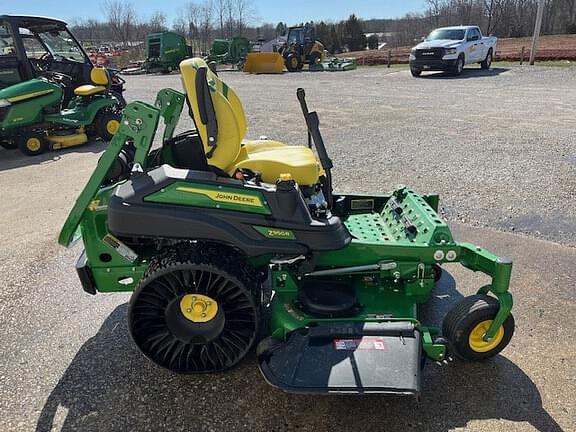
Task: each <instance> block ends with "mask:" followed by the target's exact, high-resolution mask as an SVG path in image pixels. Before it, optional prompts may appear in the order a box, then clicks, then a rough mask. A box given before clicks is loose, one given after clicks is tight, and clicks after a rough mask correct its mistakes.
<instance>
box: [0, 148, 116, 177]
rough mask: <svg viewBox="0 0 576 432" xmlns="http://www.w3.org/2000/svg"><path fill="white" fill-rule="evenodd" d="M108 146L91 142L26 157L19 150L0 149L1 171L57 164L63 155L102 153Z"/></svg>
mask: <svg viewBox="0 0 576 432" xmlns="http://www.w3.org/2000/svg"><path fill="white" fill-rule="evenodd" d="M107 145H108V143H107V142H104V141H90V142H88V143H86V144H83V145H80V146H77V147H70V148H67V149H61V150H54V151H49V152H46V153H43V154H40V155H38V156H26V155H25V154H23V153H22V152H20V150H18V149H14V150H6V149H3V148H0V171H9V170H12V169H15V168H21V167H24V166H29V165H40V164H47V163H53V162H57V161H58V160H59V159H60V157H61V156H62V155H63V154H67V153H100V152H101V151H102V150H104V149H105V148H106V146H107Z"/></svg>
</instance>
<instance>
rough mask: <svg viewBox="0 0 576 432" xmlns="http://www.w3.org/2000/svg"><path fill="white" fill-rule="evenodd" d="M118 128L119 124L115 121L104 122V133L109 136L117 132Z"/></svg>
mask: <svg viewBox="0 0 576 432" xmlns="http://www.w3.org/2000/svg"><path fill="white" fill-rule="evenodd" d="M119 128H120V122H119V121H118V120H116V119H113V120H108V121H107V122H106V131H107V132H108V133H109V134H110V135H115V134H116V132H118V129H119Z"/></svg>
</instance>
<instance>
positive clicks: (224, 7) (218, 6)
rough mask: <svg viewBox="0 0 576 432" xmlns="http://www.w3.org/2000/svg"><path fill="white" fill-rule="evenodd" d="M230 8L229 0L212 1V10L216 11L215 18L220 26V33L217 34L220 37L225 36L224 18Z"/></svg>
mask: <svg viewBox="0 0 576 432" xmlns="http://www.w3.org/2000/svg"><path fill="white" fill-rule="evenodd" d="M229 8H230V1H229V0H215V2H214V11H215V12H216V18H217V20H218V25H219V26H220V33H219V36H220V37H221V38H224V37H226V30H225V25H226V19H227V17H228V13H229V12H228V11H229Z"/></svg>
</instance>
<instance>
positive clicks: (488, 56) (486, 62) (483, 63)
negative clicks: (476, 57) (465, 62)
mask: <svg viewBox="0 0 576 432" xmlns="http://www.w3.org/2000/svg"><path fill="white" fill-rule="evenodd" d="M490 66H492V48H490V49H489V50H488V54H486V58H485V59H484V60H482V61H481V62H480V67H481V68H482V69H484V70H488V69H490Z"/></svg>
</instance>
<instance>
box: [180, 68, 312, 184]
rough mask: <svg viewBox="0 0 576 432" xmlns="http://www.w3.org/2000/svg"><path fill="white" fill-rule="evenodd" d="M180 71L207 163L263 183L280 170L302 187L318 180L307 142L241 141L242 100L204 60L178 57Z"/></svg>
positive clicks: (243, 123)
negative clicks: (256, 175)
mask: <svg viewBox="0 0 576 432" xmlns="http://www.w3.org/2000/svg"><path fill="white" fill-rule="evenodd" d="M180 71H181V73H182V81H183V83H184V88H185V90H186V95H187V98H188V101H189V103H190V108H191V113H192V118H193V120H194V123H195V124H196V129H197V130H198V134H199V136H200V139H201V141H202V145H203V147H204V152H205V154H206V158H207V160H208V164H209V165H212V166H215V167H217V168H220V169H221V170H223V171H226V172H227V173H228V174H230V175H233V174H234V172H235V171H236V170H238V169H250V170H252V171H254V172H259V173H260V175H261V176H262V180H263V181H264V182H266V183H275V182H276V181H277V180H278V178H279V177H280V174H290V175H291V176H292V178H293V179H294V180H295V181H296V182H297V183H298V184H300V185H302V186H311V185H314V184H316V183H318V177H319V175H320V163H319V162H318V159H317V158H316V155H315V154H314V152H313V151H312V150H311V149H309V148H308V147H304V146H290V145H286V144H284V143H281V142H278V141H272V140H255V141H245V142H243V140H244V137H245V136H246V130H247V127H246V115H245V114H244V108H243V107H242V103H241V102H240V99H239V98H238V96H237V95H236V93H235V92H234V90H232V89H231V88H230V87H229V86H228V85H227V84H225V83H224V82H223V81H222V80H220V78H219V77H218V76H217V75H216V74H214V73H213V72H212V71H211V70H210V69H209V68H208V65H207V64H206V62H205V61H204V60H202V59H200V58H192V59H187V60H184V61H182V62H181V63H180Z"/></svg>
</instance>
